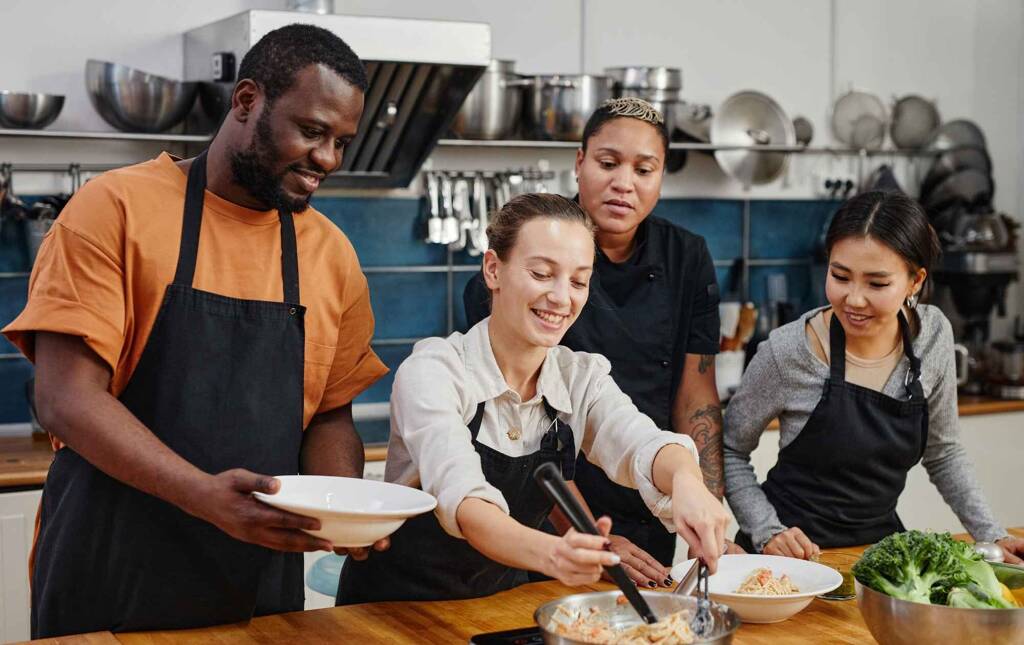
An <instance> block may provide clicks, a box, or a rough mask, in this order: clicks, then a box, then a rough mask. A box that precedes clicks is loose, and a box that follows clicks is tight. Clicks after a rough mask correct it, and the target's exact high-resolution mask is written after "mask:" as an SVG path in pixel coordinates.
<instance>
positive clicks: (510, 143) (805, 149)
mask: <svg viewBox="0 0 1024 645" xmlns="http://www.w3.org/2000/svg"><path fill="white" fill-rule="evenodd" d="M437 145H438V146H440V147H446V148H555V149H565V150H576V149H578V148H579V147H580V144H579V142H578V141H522V140H518V139H509V140H502V141H480V140H470V139H441V140H439V141H438V142H437ZM669 149H670V150H699V151H703V152H714V151H715V150H748V151H754V152H785V153H794V154H818V155H867V156H869V157H870V156H892V155H897V156H903V157H930V156H935V155H937V154H939V153H940V152H941V151H934V150H897V149H889V148H884V149H878V150H868V149H861V148H840V147H831V146H787V145H763V146H759V145H727V144H715V143H671V144H669Z"/></svg>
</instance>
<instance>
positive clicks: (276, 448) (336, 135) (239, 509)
mask: <svg viewBox="0 0 1024 645" xmlns="http://www.w3.org/2000/svg"><path fill="white" fill-rule="evenodd" d="M239 78H240V79H241V80H239V82H238V83H237V84H236V85H235V88H234V92H233V94H232V102H231V108H230V111H229V113H228V114H227V116H226V118H225V121H224V123H223V125H222V126H221V128H220V130H219V131H218V133H217V135H216V136H215V137H214V139H213V141H212V142H211V145H210V147H209V149H208V150H207V151H206V152H204V153H202V154H200V155H199V156H198V157H196V158H194V159H187V160H180V159H175V158H173V157H171V156H169V155H167V154H163V155H161V156H160V157H158V158H156V159H154V160H152V161H149V162H146V163H143V164H139V165H137V166H132V167H129V168H125V169H121V170H118V171H114V172H110V173H107V174H105V175H102V176H100V177H98V178H96V179H94V180H92V181H90V182H89V183H88V184H86V185H85V186H84V187H83V188H82V189H81V191H79V193H78V194H77V195H76V196H75V197H74V198H73V199H72V200H71V202H70V203H69V204H68V206H67V207H66V209H65V210H64V212H63V213H62V214H61V216H60V218H58V220H57V222H56V223H55V225H54V227H53V229H52V231H51V232H50V234H49V235H48V236H47V238H46V239H45V241H44V242H43V245H42V248H41V249H40V252H39V256H38V260H37V261H36V265H35V268H34V270H33V273H32V278H31V282H30V286H29V291H30V293H29V300H28V304H27V305H26V307H25V310H24V311H23V312H22V313H21V315H19V316H18V318H17V319H16V320H15V321H14V322H12V323H11V324H10V325H9V326H8V327H7V328H6V329H4V333H5V334H6V335H7V337H8V338H9V339H10V340H11V341H12V342H14V343H15V344H16V345H17V346H18V347H19V348H20V349H21V350H22V351H23V352H24V353H25V355H26V356H27V357H29V358H30V359H31V360H33V361H34V362H35V364H36V407H37V411H38V414H39V418H40V422H41V424H42V425H43V427H45V428H46V429H47V430H48V431H49V432H50V433H51V434H52V435H54V436H55V437H56V438H57V439H58V440H59V442H60V444H59V445H61V446H62V447H61V448H60V449H59V450H58V451H57V454H56V456H55V459H54V462H53V465H52V466H51V469H50V472H49V475H48V477H47V481H46V485H45V487H44V489H43V498H42V505H41V508H40V527H39V533H38V538H37V541H36V545H35V566H34V570H33V574H32V576H33V577H32V636H33V638H40V637H52V636H59V635H64V634H72V633H81V632H91V631H101V630H112V631H129V630H138V629H168V628H187V627H199V626H203V625H210V624H216V623H227V622H235V621H240V620H247V619H248V618H249V617H251V616H252V615H254V614H265V613H275V612H281V611H291V610H300V609H302V606H303V584H302V556H301V552H303V551H314V550H324V549H326V550H330V549H332V548H333V545H332V544H331V543H330V542H328V541H326V540H323V539H318V538H315V537H313V536H311V535H309V534H308V533H305V532H304V531H303V529H316V528H319V522H318V521H317V520H315V519H313V518H308V517H304V516H301V515H295V514H292V513H288V512H285V511H281V510H278V509H275V508H273V507H271V506H268V505H265V504H263V503H261V502H259V501H257V500H256V499H255V498H254V497H253V495H252V493H253V492H257V491H258V492H264V493H269V494H272V493H274V492H276V491H277V489H278V488H279V485H280V484H279V482H278V481H277V480H275V479H274V478H273V477H272V476H273V475H286V474H294V473H299V472H301V473H306V474H323V475H342V476H350V477H359V476H361V474H362V466H363V452H362V442H361V441H360V439H359V437H358V435H357V434H356V432H355V428H354V426H353V422H352V403H351V402H352V400H353V398H354V397H355V396H356V395H357V394H359V392H361V391H363V390H364V389H366V388H367V387H368V386H369V385H370V384H371V383H373V382H374V381H376V380H377V379H378V378H380V377H381V376H382V375H383V374H384V373H385V372H386V371H387V370H386V368H385V367H384V365H383V364H382V363H381V362H380V360H379V359H378V358H377V356H376V355H375V354H374V353H373V351H372V350H371V349H370V344H369V343H370V338H371V337H372V335H373V314H372V312H371V309H370V301H369V294H368V289H367V283H366V278H365V277H364V276H363V274H362V272H361V270H360V268H359V263H358V260H357V259H356V255H355V252H354V250H353V248H352V246H351V244H350V243H349V241H348V239H347V238H346V237H345V236H344V234H342V233H341V231H339V230H338V229H337V228H336V227H335V226H334V225H333V224H332V223H331V222H329V221H328V220H327V219H326V218H325V217H324V216H323V215H321V214H320V213H318V212H317V211H316V210H314V209H313V208H312V207H310V206H309V199H310V197H311V195H312V194H313V192H314V191H315V190H316V188H317V187H318V185H319V183H320V180H321V179H322V178H323V177H325V176H326V175H328V174H329V173H331V172H333V171H335V170H337V169H338V168H339V167H340V165H341V159H342V151H343V149H344V146H345V144H346V143H347V142H348V141H349V140H351V138H352V137H353V136H355V134H356V130H357V127H358V124H359V119H360V116H361V114H362V109H363V93H364V91H365V89H366V85H367V81H366V74H365V71H364V68H363V66H362V63H361V62H360V61H359V59H358V58H357V57H356V55H355V54H354V53H353V52H352V50H351V49H350V48H349V47H348V46H347V45H346V44H345V43H344V42H342V41H341V39H339V38H338V37H337V36H335V35H333V34H331V33H330V32H328V31H325V30H323V29H319V28H316V27H312V26H309V25H289V26H287V27H283V28H281V29H278V30H276V31H274V32H271V33H269V34H268V35H267V36H265V37H264V38H263V39H262V40H260V42H259V43H257V44H256V45H255V46H254V47H253V48H252V49H251V50H250V51H249V53H248V54H247V55H246V57H245V59H244V60H243V61H242V64H241V66H240V68H239ZM375 546H376V547H377V548H385V547H386V543H384V542H382V543H378V544H377V545H375ZM354 555H356V556H358V557H365V552H359V553H356V554H354Z"/></svg>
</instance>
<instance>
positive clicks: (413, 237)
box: [0, 197, 837, 442]
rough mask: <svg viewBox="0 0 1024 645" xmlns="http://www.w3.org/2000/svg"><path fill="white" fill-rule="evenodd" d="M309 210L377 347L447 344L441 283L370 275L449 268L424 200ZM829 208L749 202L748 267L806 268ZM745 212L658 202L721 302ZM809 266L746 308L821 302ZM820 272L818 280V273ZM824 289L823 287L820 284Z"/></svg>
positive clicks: (390, 361) (6, 396) (761, 273)
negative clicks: (703, 250) (426, 230)
mask: <svg viewBox="0 0 1024 645" xmlns="http://www.w3.org/2000/svg"><path fill="white" fill-rule="evenodd" d="M314 205H315V206H316V207H317V208H318V209H319V210H320V211H321V212H323V213H324V214H325V215H326V216H327V217H329V218H330V219H331V220H332V221H333V222H334V223H336V224H337V225H338V226H339V227H341V229H342V230H343V231H345V233H346V235H347V236H348V238H349V239H350V240H351V241H352V244H353V246H354V247H355V249H356V251H357V252H358V254H359V259H360V262H361V263H362V265H363V267H364V268H366V269H368V271H367V281H368V283H369V285H370V295H371V300H372V303H373V311H374V315H375V317H376V321H377V328H376V335H375V337H376V339H378V340H387V339H408V338H419V337H422V336H432V335H444V334H445V333H446V331H447V328H448V313H447V307H446V301H447V274H446V273H445V272H435V273H399V272H388V271H386V269H385V271H384V272H380V271H374V268H382V269H384V268H386V267H397V266H435V267H441V266H444V265H445V264H446V263H447V262H448V256H447V252H446V250H445V249H444V248H443V247H441V246H439V245H429V244H425V243H423V241H422V238H423V232H422V225H423V222H422V216H421V213H422V200H416V199H403V198H378V197H353V198H347V197H346V198H341V197H325V198H318V199H316V200H314ZM836 206H837V203H836V202H831V201H752V202H750V233H751V235H750V257H751V258H753V259H774V260H778V259H790V258H795V259H804V258H809V257H810V256H811V254H812V253H813V251H814V248H815V244H816V241H817V239H818V237H819V235H820V233H821V230H822V226H823V225H824V223H825V222H826V221H827V219H828V217H829V216H830V214H831V213H832V212H833V211H834V210H835V208H836ZM743 209H744V202H742V201H739V200H715V199H664V200H662V201H661V202H660V203H659V204H658V206H657V208H656V209H655V211H654V212H655V214H656V215H659V216H661V217H664V218H665V219H668V220H670V221H672V222H674V223H676V224H679V225H680V226H684V227H686V228H688V229H689V230H691V231H693V232H694V233H697V234H699V235H702V236H704V238H705V239H706V240H707V243H708V249H709V250H710V251H711V254H712V257H714V259H715V261H716V263H717V267H716V268H717V274H718V280H719V284H720V285H721V289H722V292H723V293H728V291H729V287H730V285H733V284H737V285H738V284H739V281H738V278H739V274H738V273H737V272H736V269H735V268H734V267H733V266H730V263H731V262H732V261H733V260H734V259H735V258H737V257H741V256H742V254H743V239H742V230H743ZM478 261H479V258H472V257H469V256H468V255H467V254H465V253H456V254H454V255H453V257H452V263H453V264H454V265H456V266H458V265H468V264H476V263H478ZM27 270H28V254H27V251H26V249H25V237H24V231H23V230H22V227H21V225H20V223H18V222H13V221H5V222H3V228H2V229H0V274H10V273H18V272H24V271H27ZM812 270H815V269H812V267H811V266H810V265H808V264H807V263H806V262H804V263H803V264H793V265H784V266H752V267H750V268H749V274H748V275H749V280H750V282H749V298H748V299H749V300H752V301H753V302H755V303H760V302H762V301H763V300H764V298H765V292H766V288H767V287H766V284H767V277H768V276H769V275H773V274H783V275H785V276H786V282H787V290H788V295H789V300H790V301H792V302H793V303H794V305H795V306H796V310H797V312H801V311H804V310H805V309H807V308H810V307H812V306H815V305H817V304H818V303H819V302H821V301H822V300H823V297H822V295H819V294H817V293H816V291H815V287H813V286H812V285H814V284H816V283H815V281H814V280H813V279H812V278H813V276H812V274H811V271H812ZM816 270H819V271H820V270H821V269H820V268H818V269H816ZM472 275H473V274H472V273H471V272H465V271H462V272H456V273H454V275H453V280H452V282H453V292H452V295H453V302H454V321H453V322H454V328H455V329H459V330H462V329H465V327H466V321H465V315H464V313H463V308H462V290H463V286H464V285H465V283H466V281H467V280H469V279H470V277H471V276H472ZM819 283H820V281H819ZM27 286H28V279H27V278H26V277H24V276H18V275H16V276H13V277H12V276H3V277H0V324H6V323H7V322H9V321H10V320H12V319H13V318H14V317H15V316H16V315H17V314H18V312H19V311H20V310H21V308H22V307H23V306H24V303H25V294H26V290H27ZM374 349H375V351H376V352H377V354H378V355H379V356H380V357H381V360H383V361H384V363H385V364H387V365H388V367H389V368H391V370H392V373H391V374H389V375H387V376H385V377H384V378H382V379H381V380H380V381H379V382H378V383H376V384H374V385H373V386H372V387H371V388H369V389H368V390H367V391H366V392H364V393H363V394H362V395H361V396H360V397H359V398H358V399H357V402H359V403H369V402H383V401H387V400H388V397H389V395H390V392H391V384H392V381H393V374H394V370H395V369H396V368H397V367H398V365H399V364H400V363H401V362H402V361H403V360H404V359H405V358H406V357H407V356H408V355H409V353H410V352H411V351H412V345H410V344H378V345H376V346H375V347H374ZM14 351H15V350H14V348H13V346H11V345H10V343H8V342H7V341H6V340H0V354H9V353H12V352H14ZM30 375H31V365H29V363H28V362H27V361H25V360H24V359H21V358H15V359H6V360H0V423H20V422H25V421H27V420H28V409H27V405H26V403H25V394H24V384H25V380H26V379H27V378H28V377H29V376H30ZM359 430H360V433H361V434H362V435H363V437H364V439H365V440H366V441H368V442H370V441H384V440H386V437H387V432H388V428H387V422H386V421H383V422H380V421H369V422H364V423H360V425H359Z"/></svg>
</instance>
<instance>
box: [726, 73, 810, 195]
mask: <svg viewBox="0 0 1024 645" xmlns="http://www.w3.org/2000/svg"><path fill="white" fill-rule="evenodd" d="M711 143H713V144H716V145H738V146H752V147H756V146H759V145H788V146H793V145H796V134H795V133H794V132H793V122H792V121H790V119H789V117H788V116H786V113H785V112H784V111H783V109H782V108H781V107H780V106H779V104H778V103H776V102H775V101H774V100H773V99H772V98H771V97H769V96H767V95H765V94H762V93H760V92H755V91H751V90H747V91H743V92H737V93H736V94H733V95H732V96H730V97H729V98H727V99H725V101H724V102H723V103H722V105H721V106H720V107H719V108H718V110H717V111H716V112H715V116H714V119H713V120H712V121H711ZM715 160H716V161H718V165H719V166H721V167H722V170H724V171H725V172H726V174H728V175H730V176H732V177H733V178H735V179H737V180H739V181H740V182H742V183H743V185H744V186H749V185H751V184H767V183H769V182H771V181H773V180H774V179H775V178H776V177H778V176H779V175H781V174H782V173H783V171H784V170H785V169H786V164H787V162H788V161H789V155H788V153H784V152H758V151H756V150H752V149H751V150H716V151H715Z"/></svg>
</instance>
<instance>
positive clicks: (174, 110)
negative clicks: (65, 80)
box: [85, 60, 198, 132]
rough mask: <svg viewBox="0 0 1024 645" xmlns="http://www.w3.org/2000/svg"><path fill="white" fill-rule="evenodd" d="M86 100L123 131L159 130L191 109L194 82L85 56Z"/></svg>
mask: <svg viewBox="0 0 1024 645" xmlns="http://www.w3.org/2000/svg"><path fill="white" fill-rule="evenodd" d="M85 85H86V89H88V91H89V100H90V101H91V102H92V105H93V107H94V108H96V111H97V112H99V114H100V116H101V117H103V120H104V121H106V122H107V123H109V124H110V125H112V126H114V127H115V128H117V129H118V130H122V131H124V132H163V131H165V130H168V129H170V128H172V127H174V126H175V125H177V124H178V123H180V122H181V121H182V120H183V119H184V118H185V117H186V116H187V115H188V113H189V111H190V110H191V109H192V106H193V104H194V103H195V100H196V91H197V90H198V84H197V83H193V82H183V81H175V80H172V79H169V78H165V77H163V76H157V75H156V74H148V73H146V72H142V71H139V70H137V69H133V68H131V67H128V66H126V65H119V64H117V63H110V62H107V61H101V60H89V61H88V62H87V63H86V65H85Z"/></svg>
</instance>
